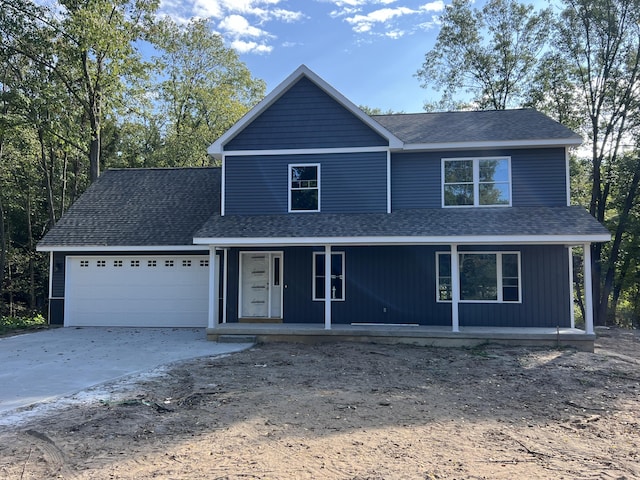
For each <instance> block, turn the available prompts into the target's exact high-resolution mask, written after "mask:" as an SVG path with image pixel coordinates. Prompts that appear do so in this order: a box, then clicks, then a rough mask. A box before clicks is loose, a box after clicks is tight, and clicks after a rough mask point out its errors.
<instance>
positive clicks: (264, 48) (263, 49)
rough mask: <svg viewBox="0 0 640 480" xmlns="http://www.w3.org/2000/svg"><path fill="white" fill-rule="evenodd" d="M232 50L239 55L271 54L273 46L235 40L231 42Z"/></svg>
mask: <svg viewBox="0 0 640 480" xmlns="http://www.w3.org/2000/svg"><path fill="white" fill-rule="evenodd" d="M231 48H233V49H234V50H236V51H238V53H262V54H264V53H271V51H272V50H273V47H272V46H271V45H264V44H259V43H257V42H245V41H244V40H234V41H233V42H231Z"/></svg>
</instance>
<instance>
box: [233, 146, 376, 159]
mask: <svg viewBox="0 0 640 480" xmlns="http://www.w3.org/2000/svg"><path fill="white" fill-rule="evenodd" d="M388 151H389V147H387V146H386V145H384V146H381V147H348V148H284V149H280V150H230V151H227V152H224V156H225V158H226V157H245V156H246V157H249V156H265V155H318V154H332V153H376V152H388Z"/></svg>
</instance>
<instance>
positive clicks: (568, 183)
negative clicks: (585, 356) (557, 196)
mask: <svg viewBox="0 0 640 480" xmlns="http://www.w3.org/2000/svg"><path fill="white" fill-rule="evenodd" d="M564 158H565V162H566V165H565V168H566V172H565V176H566V178H565V182H566V189H567V207H568V206H570V205H571V161H570V158H569V149H568V148H566V147H565V149H564ZM572 328H573V327H572Z"/></svg>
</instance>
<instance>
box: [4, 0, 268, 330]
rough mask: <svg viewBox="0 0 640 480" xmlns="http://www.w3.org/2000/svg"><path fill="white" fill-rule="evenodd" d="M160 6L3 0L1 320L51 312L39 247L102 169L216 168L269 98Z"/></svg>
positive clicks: (194, 28)
mask: <svg viewBox="0 0 640 480" xmlns="http://www.w3.org/2000/svg"><path fill="white" fill-rule="evenodd" d="M157 7H158V1H157V0H115V1H114V0H89V1H85V0H83V1H79V0H59V1H58V3H54V4H51V5H50V6H49V7H46V6H44V5H43V4H42V3H41V2H36V1H32V0H0V317H2V315H5V316H9V317H11V318H14V317H22V316H26V317H29V316H31V312H43V311H45V309H46V305H45V302H46V300H45V299H46V297H47V288H48V282H47V276H48V268H47V264H48V257H46V256H45V255H42V254H38V253H36V252H35V245H36V244H37V242H38V240H39V239H40V238H41V237H42V236H43V235H44V233H45V232H46V231H47V230H48V229H49V228H50V227H51V226H52V225H54V224H55V223H56V221H57V220H58V219H59V218H60V217H61V215H62V214H63V213H64V212H65V211H66V210H67V208H69V206H70V205H71V204H72V203H73V201H75V200H76V199H77V198H78V197H79V196H80V195H81V194H82V192H84V190H85V189H86V188H87V187H88V185H89V184H90V183H91V182H92V181H93V180H95V179H96V178H97V176H98V175H99V173H100V170H102V169H104V168H110V167H156V166H167V165H176V166H178V165H179V166H186V165H205V164H208V163H209V162H210V160H209V158H208V157H207V156H206V146H207V145H208V144H210V143H212V142H213V141H215V139H216V138H217V137H218V136H219V135H221V134H222V133H223V132H224V131H225V130H226V129H227V128H228V127H229V126H230V125H231V124H233V123H234V122H235V121H236V120H237V119H238V118H240V116H242V115H243V114H244V113H245V112H246V111H247V110H248V109H249V108H250V107H251V106H252V105H254V104H255V103H256V102H258V101H259V100H260V99H261V97H262V96H263V95H264V88H265V86H264V82H262V81H260V80H257V79H255V78H253V77H252V76H251V74H250V72H249V71H248V69H247V68H246V66H245V65H244V64H243V63H242V62H240V61H239V59H238V57H237V55H236V54H235V52H234V51H233V50H230V49H228V48H227V47H225V46H224V41H223V39H222V38H221V37H220V36H219V35H216V34H214V33H212V27H211V25H209V24H208V23H207V22H205V21H194V22H190V23H188V24H186V25H184V26H179V25H176V24H174V23H172V22H170V21H168V20H158V19H156V17H155V12H156V9H157ZM142 47H145V48H155V51H157V53H158V57H157V58H156V59H155V61H154V62H149V61H144V60H143V58H142V56H141V54H140V48H142Z"/></svg>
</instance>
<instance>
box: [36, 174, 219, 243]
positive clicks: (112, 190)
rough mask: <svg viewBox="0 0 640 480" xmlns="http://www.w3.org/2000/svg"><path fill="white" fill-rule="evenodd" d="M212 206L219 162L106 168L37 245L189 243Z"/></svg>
mask: <svg viewBox="0 0 640 480" xmlns="http://www.w3.org/2000/svg"><path fill="white" fill-rule="evenodd" d="M215 212H220V169H219V168H166V169H165V168H161V169H118V170H108V171H106V172H105V173H104V174H102V176H101V177H100V178H99V179H98V180H97V181H96V182H95V183H94V184H93V185H91V187H89V188H88V189H87V191H86V192H85V193H84V194H83V195H82V196H81V197H80V198H79V199H78V201H76V202H75V203H74V204H73V206H72V207H71V208H70V209H69V210H68V211H67V213H66V214H65V215H64V216H63V217H62V218H61V219H60V221H58V223H57V224H56V225H55V226H54V227H53V228H52V229H51V230H50V231H49V233H47V234H46V235H45V237H44V238H43V239H42V240H41V241H40V243H39V244H38V247H39V248H43V247H44V248H46V247H53V246H69V247H74V246H85V247H86V246H162V245H166V246H179V245H193V236H194V234H195V232H196V231H197V230H198V229H199V228H200V227H201V226H202V224H203V223H205V222H206V220H207V219H208V218H209V217H211V215H212V214H214V213H215Z"/></svg>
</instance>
